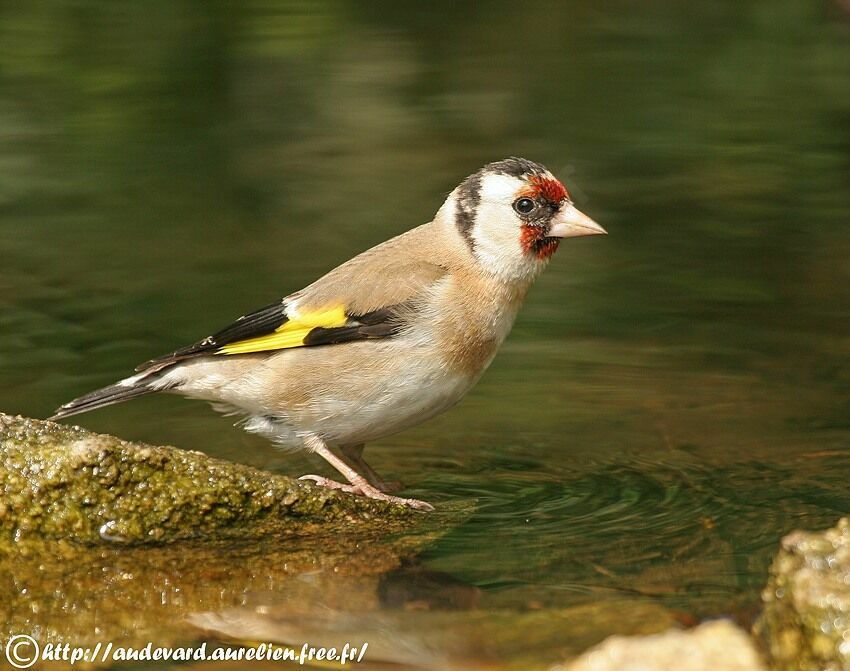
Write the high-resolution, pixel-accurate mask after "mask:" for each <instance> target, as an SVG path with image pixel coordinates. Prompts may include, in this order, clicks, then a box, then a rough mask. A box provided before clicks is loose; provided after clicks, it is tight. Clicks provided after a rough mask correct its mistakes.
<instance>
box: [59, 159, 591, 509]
mask: <svg viewBox="0 0 850 671" xmlns="http://www.w3.org/2000/svg"><path fill="white" fill-rule="evenodd" d="M604 233H605V231H604V229H603V228H602V227H601V226H599V224H597V223H596V222H594V221H593V220H592V219H590V218H589V217H587V216H586V215H584V214H582V213H581V212H579V211H578V210H577V209H576V208H575V207H574V206H573V203H572V200H571V198H570V194H569V192H568V191H567V189H566V188H565V187H564V186H563V184H561V182H559V181H558V180H557V179H556V178H555V177H554V176H553V175H552V173H550V172H549V171H548V170H547V169H546V168H544V167H543V166H542V165H539V164H538V163H534V162H532V161H528V160H526V159H522V158H508V159H505V160H502V161H497V162H495V163H490V164H488V165H486V166H484V167H483V168H481V169H480V170H478V171H477V172H475V173H474V174H472V175H470V176H469V177H467V178H466V179H465V180H464V181H463V182H462V183H461V184H460V185H459V186H458V187H457V188H456V189H454V191H452V192H451V194H449V196H448V198H447V199H446V201H445V202H444V203H443V205H442V207H440V209H439V210H438V212H437V214H436V216H435V217H434V219H433V221H431V222H430V223H427V224H424V225H422V226H419V227H417V228H414V229H412V230H410V231H407V232H406V233H403V234H401V235H399V236H397V237H395V238H392V239H391V240H388V241H386V242H384V243H382V244H380V245H377V246H376V247H373V248H372V249H369V250H367V251H365V252H363V253H362V254H360V255H358V256H355V257H354V258H353V259H351V260H350V261H347V262H346V263H343V264H342V265H341V266H339V267H337V268H335V269H334V270H332V271H330V272H329V273H328V274H327V275H325V276H324V277H322V278H320V279H319V280H317V281H316V282H314V283H313V284H311V285H310V286H308V287H307V288H305V289H302V290H301V291H297V292H295V293H293V294H290V295H289V296H287V297H285V298H283V299H282V300H279V301H276V302H275V303H272V304H271V305H268V306H266V307H264V308H261V309H259V310H257V311H256V312H251V313H249V314H246V315H245V316H243V317H239V319H237V320H236V321H235V322H233V323H232V324H231V325H229V326H227V327H225V328H223V329H221V330H220V331H218V332H216V333H215V334H213V335H211V336H208V337H206V338H204V339H203V340H199V341H198V342H196V343H195V344H194V345H189V346H188V347H184V348H182V349H178V350H175V351H174V352H171V353H170V354H166V355H165V356H161V357H158V358H156V359H152V360H150V361H148V362H146V363H143V364H142V365H140V366H138V367H137V368H136V374H135V375H132V376H130V377H127V378H125V379H123V380H121V381H119V382H117V383H116V384H113V385H111V386H109V387H105V388H103V389H99V390H97V391H94V392H91V393H90V394H86V395H85V396H81V397H79V398H77V399H74V400H73V401H71V402H69V403H66V404H65V405H63V406H61V407H60V408H58V409H57V411H56V414H55V415H54V416H53V417H51V419H54V420H56V419H61V418H64V417H69V416H71V415H76V414H78V413H81V412H88V411H89V410H94V409H96V408H102V407H105V406H108V405H112V404H114V403H120V402H122V401H126V400H128V399H131V398H136V397H137V396H142V395H144V394H149V393H151V392H157V391H165V392H170V393H176V394H182V395H184V396H188V397H191V398H196V399H202V400H206V401H211V402H212V404H213V407H214V408H215V409H216V410H219V411H222V412H226V413H230V414H233V413H235V414H239V415H241V416H242V417H244V420H243V422H242V424H243V426H244V428H245V429H246V430H247V431H250V432H252V433H257V434H260V435H263V436H265V437H267V438H268V439H270V440H271V441H272V442H274V443H276V444H278V445H280V446H285V447H290V448H302V449H306V450H309V451H311V452H314V453H316V454H319V455H321V456H322V457H323V458H324V459H325V460H327V462H328V463H330V464H331V465H332V466H333V467H334V468H335V469H336V470H338V471H339V472H340V473H341V474H342V475H343V476H344V477H345V479H346V480H347V481H348V484H341V483H338V482H335V481H333V480H330V479H328V478H324V477H320V476H316V475H306V476H303V477H304V478H306V479H310V480H313V481H315V482H317V483H319V484H321V485H323V486H326V487H331V488H334V489H342V490H345V491H349V492H353V493H356V494H361V495H364V496H368V497H371V498H375V499H383V500H388V501H395V502H397V503H402V504H405V505H408V506H411V507H413V508H417V509H422V510H432V509H433V508H432V506H430V505H429V504H428V503H425V502H424V501H417V500H415V499H405V498H399V497H396V496H391V495H390V494H389V493H388V491H389V489H390V488H389V487H388V486H387V485H386V483H384V482H383V481H382V480H381V479H380V478H379V477H378V476H377V475H376V474H375V472H374V471H373V470H372V469H371V468H370V467H369V466H368V464H366V462H365V461H364V460H363V456H362V453H363V447H364V445H365V444H366V443H367V442H369V441H372V440H376V439H378V438H383V437H384V436H389V435H391V434H394V433H396V432H398V431H401V430H402V429H405V428H408V427H411V426H413V425H415V424H419V423H420V422H422V421H424V420H426V419H429V418H431V417H434V416H435V415H437V414H439V413H441V412H443V411H444V410H447V409H448V408H450V407H452V406H453V405H455V403H457V402H458V401H460V399H461V398H463V396H464V395H465V394H466V393H467V392H468V391H469V390H470V389H471V388H472V387H473V385H474V384H475V383H476V382H477V381H478V379H479V378H480V377H481V375H482V373H483V372H484V370H485V369H486V368H487V366H488V365H489V364H490V362H491V361H492V360H493V357H494V356H495V354H496V350H497V349H498V348H499V345H501V344H502V341H503V340H504V339H505V337H506V336H507V335H508V332H509V331H510V329H511V326H512V325H513V322H514V318H515V317H516V314H517V311H518V310H519V307H520V305H521V303H522V301H523V299H524V298H525V295H526V293H527V292H528V289H529V287H530V286H531V284H532V283H533V281H534V279H535V278H536V277H537V276H538V275H539V274H540V271H542V270H543V268H544V267H545V266H546V264H547V262H548V261H549V259H550V258H551V256H552V255H553V254H554V253H555V251H556V250H557V248H558V244H559V243H560V241H561V239H563V238H570V237H577V236H583V235H598V234H604Z"/></svg>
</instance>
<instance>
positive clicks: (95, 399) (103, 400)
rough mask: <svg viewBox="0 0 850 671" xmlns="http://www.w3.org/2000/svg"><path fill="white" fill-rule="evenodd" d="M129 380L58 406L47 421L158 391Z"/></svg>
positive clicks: (144, 384)
mask: <svg viewBox="0 0 850 671" xmlns="http://www.w3.org/2000/svg"><path fill="white" fill-rule="evenodd" d="M131 380H132V378H130V379H128V380H122V381H121V382H118V383H117V384H112V385H109V386H108V387H104V388H103V389H98V390H96V391H93V392H90V393H88V394H85V395H84V396H80V397H79V398H75V399H74V400H73V401H69V402H68V403H66V404H65V405H61V406H59V407H58V408H57V409H56V412H55V414H54V415H53V416H52V417H49V418H48V419H50V420H51V421H56V420H57V419H62V418H64V417H70V416H71V415H78V414H80V413H81V412H88V411H89V410H96V409H97V408H105V407H106V406H108V405H115V404H116V403H122V402H124V401H129V400H130V399H131V398H136V397H137V396H144V395H145V394H150V393H151V392H154V391H159V389H155V388H151V387H150V386H149V385H148V384H146V383H142V384H138V383H133V382H132V381H131Z"/></svg>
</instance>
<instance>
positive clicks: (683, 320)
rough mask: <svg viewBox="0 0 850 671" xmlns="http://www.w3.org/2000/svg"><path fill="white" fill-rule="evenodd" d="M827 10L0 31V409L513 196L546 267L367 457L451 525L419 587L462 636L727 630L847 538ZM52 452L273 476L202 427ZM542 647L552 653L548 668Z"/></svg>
mask: <svg viewBox="0 0 850 671" xmlns="http://www.w3.org/2000/svg"><path fill="white" fill-rule="evenodd" d="M848 38H850V8H848V5H847V3H846V2H838V1H835V2H829V1H825V0H824V1H812V0H809V1H806V0H773V1H770V2H688V3H685V2H673V1H671V0H666V1H665V0H658V1H653V2H634V1H626V0H616V1H614V2H610V3H604V4H600V3H597V2H584V1H575V2H560V3H557V2H552V3H546V2H542V3H518V2H499V1H493V2H456V1H455V2H445V1H438V2H432V3H427V4H424V3H404V2H393V3H377V2H353V1H352V2H341V1H340V2H331V1H321V0H320V1H316V2H306V1H304V2H271V1H269V2H260V1H247V2H241V3H226V2H171V1H169V2H164V1H158V0H156V1H147V2H120V1H119V2H102V3H98V2H86V1H83V0H80V1H70V0H65V1H59V2H40V1H33V2H26V3H4V4H3V5H0V263H2V273H0V409H2V410H3V411H6V412H13V413H23V414H27V415H32V416H37V417H43V416H47V415H48V414H50V411H51V410H52V409H53V408H55V407H56V406H57V405H59V404H60V403H62V402H65V401H67V400H69V399H70V398H72V397H74V396H77V395H79V394H80V393H83V392H86V391H89V390H90V389H92V388H95V387H97V386H99V385H103V384H106V383H109V382H111V381H113V380H114V379H116V378H119V377H122V376H124V375H126V374H127V373H128V372H129V371H131V370H132V367H133V366H134V365H135V364H136V363H138V362H140V361H143V360H146V359H148V358H150V357H152V356H154V355H158V354H161V353H163V352H165V351H169V350H171V349H174V348H175V347H178V346H181V345H184V344H187V343H188V342H190V341H194V340H196V339H198V338H200V337H203V336H205V335H207V334H209V333H210V332H212V331H215V330H216V329H218V328H219V327H221V326H223V325H225V324H227V323H228V322H229V321H230V320H231V319H232V318H234V317H236V316H238V315H240V314H243V313H244V312H245V311H247V310H250V309H252V308H256V307H258V306H262V305H265V304H266V303H268V302H270V301H272V300H274V299H276V298H278V297H280V296H282V295H284V294H286V293H289V292H290V291H293V290H295V289H298V288H300V287H301V286H303V285H305V284H306V283H308V282H309V281H311V280H312V279H315V278H316V277H317V276H319V275H320V274H322V273H324V272H325V271H327V270H329V269H330V268H332V267H333V266H335V265H336V264H338V263H340V262H342V261H344V260H346V259H347V258H349V257H350V256H352V255H354V254H355V253H357V252H359V251H361V250H363V249H365V248H367V247H369V246H371V245H373V244H375V243H377V242H380V241H382V240H384V239H386V238H387V237H389V236H391V235H394V234H397V233H400V232H402V231H404V230H405V229H407V228H410V227H412V226H415V225H417V224H419V223H423V222H425V221H428V220H429V219H430V218H431V217H432V215H433V213H434V212H435V211H436V209H437V207H438V206H439V205H440V203H441V202H442V200H443V198H444V196H445V195H446V194H447V193H448V192H449V191H450V190H451V189H452V188H453V187H454V186H455V185H456V184H457V183H458V182H459V181H460V180H461V179H462V178H463V177H464V176H465V175H467V174H469V173H471V172H473V171H474V170H476V169H477V168H478V167H479V166H480V165H482V164H484V163H486V162H488V161H491V160H496V159H499V158H502V157H504V156H507V155H511V154H513V155H521V156H525V157H527V158H530V159H532V160H536V161H540V162H542V163H544V164H545V165H547V166H548V167H549V168H550V169H551V170H552V171H553V172H555V174H556V175H558V176H559V177H561V178H562V180H563V181H564V182H565V183H566V184H567V185H568V187H569V188H570V190H571V191H572V192H573V194H574V196H575V198H576V201H577V204H578V206H579V207H580V208H581V209H582V210H584V211H585V212H587V213H588V214H590V215H591V216H592V217H594V218H595V219H596V220H597V221H599V222H600V223H601V224H602V225H604V226H605V228H606V229H607V230H608V231H609V236H608V237H607V238H604V239H603V238H593V239H584V240H575V241H572V242H569V243H567V244H564V245H562V247H561V250H560V251H559V253H558V254H557V256H556V257H555V259H554V261H553V263H552V264H551V266H550V268H549V269H548V271H547V273H546V274H545V275H544V276H543V277H542V278H541V280H540V281H539V283H538V285H537V286H536V287H535V289H534V290H533V292H532V293H531V295H530V297H529V300H528V302H527V305H526V306H525V308H524V310H523V312H522V313H521V315H520V318H519V321H518V323H517V325H516V328H515V329H514V333H513V334H512V336H511V338H510V339H509V340H508V342H507V343H506V345H505V346H504V348H503V350H502V352H501V354H500V356H499V357H498V358H497V360H496V362H495V364H494V365H493V367H492V369H491V371H490V372H489V373H488V374H487V375H486V376H485V378H484V379H483V381H482V382H481V383H480V385H479V386H478V388H477V389H476V390H475V391H474V392H473V393H472V394H471V395H470V397H469V398H468V399H467V400H466V401H465V402H464V403H463V404H461V406H459V407H458V408H456V409H454V410H453V411H451V412H450V413H448V414H447V415H445V416H443V417H441V418H439V419H437V420H435V421H432V422H430V423H428V424H426V425H423V426H421V427H418V428H416V429H414V430H411V431H408V432H406V433H404V434H401V435H399V436H396V437H394V438H390V439H387V440H384V441H382V442H381V443H379V444H376V445H374V446H372V447H371V449H370V450H369V451H368V452H367V455H369V454H371V459H370V460H371V461H373V462H374V465H375V467H376V468H377V470H378V471H379V472H382V473H384V474H385V475H386V476H387V477H389V478H399V479H401V480H403V481H405V482H406V483H408V484H409V485H411V487H412V489H410V490H408V491H410V492H411V493H413V494H414V495H416V496H418V497H420V498H425V499H428V500H433V501H436V502H437V503H438V504H439V503H441V502H442V503H448V502H454V501H458V500H469V501H471V502H474V504H475V505H476V512H475V514H474V515H473V516H472V517H471V518H470V519H469V520H468V521H467V522H466V523H464V524H463V525H461V526H460V527H459V528H457V529H455V530H453V531H452V532H451V533H450V534H448V535H447V536H446V537H445V538H443V539H442V540H441V541H439V542H438V543H437V544H436V545H435V546H433V547H432V548H431V549H430V550H429V551H428V553H427V554H426V555H425V556H424V557H423V561H424V563H425V565H426V566H427V567H428V568H429V569H433V570H440V571H445V572H448V573H449V574H451V575H452V576H454V577H456V578H458V579H461V580H463V581H466V582H468V583H470V584H472V585H474V586H476V587H480V588H481V589H482V590H483V594H484V597H483V600H482V602H481V605H480V608H482V609H485V610H486V609H498V608H511V609H515V610H517V611H522V610H523V609H527V608H539V607H550V608H565V607H570V606H573V605H575V604H579V603H583V602H586V601H589V600H593V601H597V600H600V599H606V598H609V597H610V596H611V595H615V596H622V595H623V594H629V595H638V596H639V598H642V599H648V600H651V601H653V602H656V603H660V604H662V605H664V606H665V607H669V608H671V609H676V610H677V611H684V612H686V613H688V614H689V616H692V617H697V618H700V617H707V616H715V615H722V614H732V615H734V616H736V617H738V618H739V619H742V620H746V619H747V618H748V613H750V612H751V611H752V610H753V609H755V607H756V604H757V602H758V591H759V589H760V587H761V586H762V584H763V582H764V579H765V570H766V567H767V564H768V562H769V559H770V557H771V556H772V553H773V551H774V549H775V548H776V546H777V543H778V540H779V538H780V537H781V536H782V535H783V534H784V533H786V532H788V531H790V530H791V529H793V528H795V527H818V526H824V525H827V524H832V523H833V522H834V520H835V519H836V518H837V517H838V516H840V515H841V514H842V513H847V512H850V492H848V490H847V473H848V469H850V394H848V391H850V354H849V353H850V264H848V259H850V228H848V223H850V40H848ZM75 421H78V422H79V423H81V424H83V425H84V426H87V427H89V428H92V429H95V430H99V431H109V432H114V433H117V434H119V435H121V436H123V437H127V438H133V439H140V440H145V441H148V442H167V443H171V444H176V445H179V446H181V447H187V448H196V449H203V450H205V451H207V452H209V453H211V454H215V455H218V456H224V457H227V458H231V459H238V460H242V461H245V462H248V463H252V464H255V465H258V466H263V467H266V468H271V469H274V470H278V471H281V472H291V473H299V472H301V471H302V470H306V469H308V468H309V469H311V470H315V468H316V467H317V466H318V464H316V463H311V462H309V461H308V460H307V458H306V457H305V456H303V455H287V454H282V453H279V452H276V451H274V450H272V449H270V448H269V447H268V446H267V445H266V444H265V443H264V442H263V441H262V440H261V439H259V438H256V437H252V436H248V435H245V434H243V433H242V432H241V431H240V430H239V429H236V428H232V429H231V428H229V424H230V423H229V421H228V420H227V419H223V418H221V417H219V416H217V415H215V414H214V413H212V412H211V411H209V410H208V409H207V408H206V407H205V406H204V405H202V404H199V403H194V402H187V401H181V400H179V399H175V398H146V399H142V400H139V401H136V402H133V403H132V404H128V405H124V406H117V407H114V408H110V409H107V410H104V411H102V412H98V413H96V414H92V415H87V416H81V417H80V418H78V419H76V420H75ZM566 635H568V634H566Z"/></svg>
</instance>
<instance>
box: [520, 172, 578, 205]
mask: <svg viewBox="0 0 850 671" xmlns="http://www.w3.org/2000/svg"><path fill="white" fill-rule="evenodd" d="M528 181H529V183H530V184H531V188H532V189H533V190H534V192H535V195H540V196H543V197H544V198H545V199H546V200H548V201H549V202H550V203H560V202H561V201H562V200H564V199H565V198H569V197H570V192H569V191H567V188H566V187H565V186H564V185H563V184H561V183H560V182H559V181H558V180H557V179H553V178H551V177H540V176H539V175H535V176H533V177H532V178H531V179H530V180H528Z"/></svg>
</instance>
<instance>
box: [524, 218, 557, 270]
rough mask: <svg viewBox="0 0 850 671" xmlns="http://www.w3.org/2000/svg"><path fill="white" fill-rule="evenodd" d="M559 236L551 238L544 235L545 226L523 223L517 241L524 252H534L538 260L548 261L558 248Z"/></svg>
mask: <svg viewBox="0 0 850 671" xmlns="http://www.w3.org/2000/svg"><path fill="white" fill-rule="evenodd" d="M560 242H561V240H560V238H552V237H549V236H548V235H546V228H545V227H543V226H533V225H530V224H525V225H523V227H522V233H520V237H519V243H520V245H521V246H522V251H523V252H524V253H526V254H534V255H535V256H536V257H537V259H538V260H540V261H548V260H549V258H550V257H551V256H552V254H554V253H555V252H556V251H557V250H558V244H559V243H560Z"/></svg>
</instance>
